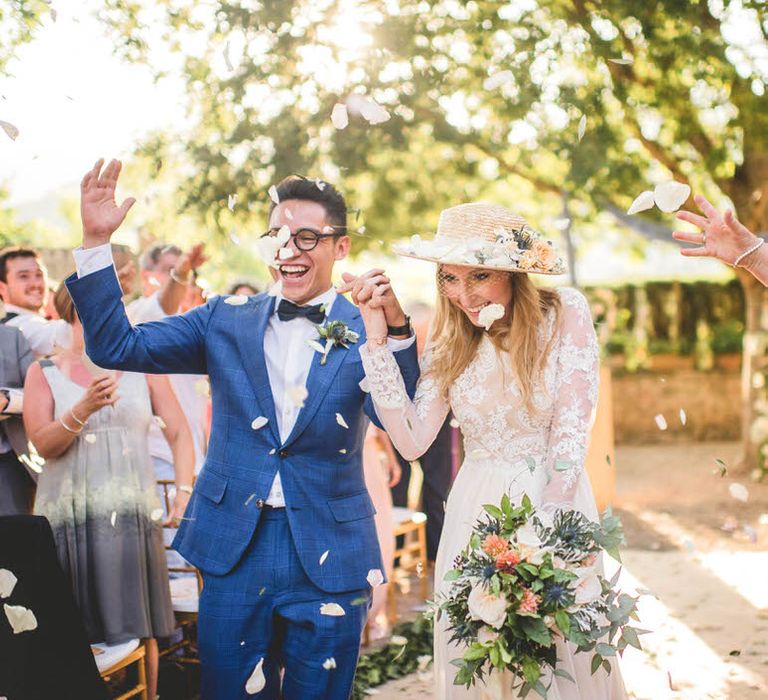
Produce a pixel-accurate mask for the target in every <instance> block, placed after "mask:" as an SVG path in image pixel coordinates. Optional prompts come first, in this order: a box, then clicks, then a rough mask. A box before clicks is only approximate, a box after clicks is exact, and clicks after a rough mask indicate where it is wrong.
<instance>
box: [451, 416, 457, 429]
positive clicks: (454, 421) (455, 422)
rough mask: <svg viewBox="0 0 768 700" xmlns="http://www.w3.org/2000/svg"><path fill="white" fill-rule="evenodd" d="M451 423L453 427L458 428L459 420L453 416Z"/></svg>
mask: <svg viewBox="0 0 768 700" xmlns="http://www.w3.org/2000/svg"><path fill="white" fill-rule="evenodd" d="M449 424H450V426H451V427H452V428H458V427H459V421H457V420H456V419H455V418H451V420H450V421H449Z"/></svg>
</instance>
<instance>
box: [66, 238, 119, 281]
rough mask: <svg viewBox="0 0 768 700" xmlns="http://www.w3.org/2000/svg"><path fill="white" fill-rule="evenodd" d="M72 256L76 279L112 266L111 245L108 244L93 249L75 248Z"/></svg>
mask: <svg viewBox="0 0 768 700" xmlns="http://www.w3.org/2000/svg"><path fill="white" fill-rule="evenodd" d="M72 255H74V257H75V267H76V268H77V276H78V278H79V277H85V276H86V275H90V274H91V273H92V272H98V271H99V270H103V269H104V268H105V267H110V266H111V265H114V260H113V259H112V245H111V244H109V243H105V244H104V245H97V246H95V247H93V248H75V250H73V251H72Z"/></svg>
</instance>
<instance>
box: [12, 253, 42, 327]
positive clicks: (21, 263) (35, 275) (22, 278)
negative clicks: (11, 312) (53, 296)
mask: <svg viewBox="0 0 768 700" xmlns="http://www.w3.org/2000/svg"><path fill="white" fill-rule="evenodd" d="M47 287H48V278H47V275H46V272H45V268H44V267H43V266H42V264H41V263H40V260H39V259H38V258H35V257H27V256H24V257H17V258H11V259H9V260H7V261H6V281H5V282H0V296H2V298H3V301H4V302H5V303H6V304H13V305H14V306H19V307H21V308H22V309H27V310H29V311H34V312H35V313H37V312H39V311H40V309H41V308H43V306H44V305H45V299H46V295H47Z"/></svg>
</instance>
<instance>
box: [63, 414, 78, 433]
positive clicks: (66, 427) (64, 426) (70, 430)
mask: <svg viewBox="0 0 768 700" xmlns="http://www.w3.org/2000/svg"><path fill="white" fill-rule="evenodd" d="M59 423H61V427H62V428H64V430H66V431H67V432H70V433H72V434H73V435H80V433H82V432H83V429H82V428H80V430H74V429H72V428H70V427H69V426H68V425H67V424H66V423H65V422H64V416H59Z"/></svg>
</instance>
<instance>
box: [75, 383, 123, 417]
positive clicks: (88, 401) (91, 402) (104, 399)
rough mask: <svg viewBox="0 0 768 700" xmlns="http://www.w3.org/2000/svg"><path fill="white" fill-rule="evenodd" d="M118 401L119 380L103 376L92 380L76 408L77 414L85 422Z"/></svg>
mask: <svg viewBox="0 0 768 700" xmlns="http://www.w3.org/2000/svg"><path fill="white" fill-rule="evenodd" d="M117 399H118V395H117V378H116V377H115V376H114V375H112V374H102V375H101V376H99V377H94V378H93V379H92V380H91V383H90V385H89V386H88V389H86V391H85V394H84V395H83V398H82V399H80V401H78V402H77V404H75V406H74V409H75V413H76V415H77V416H78V418H80V420H83V421H84V420H86V419H87V418H88V417H89V416H91V415H92V414H94V413H96V411H98V410H99V409H101V408H103V407H104V406H113V405H114V404H115V402H116V401H117Z"/></svg>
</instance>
